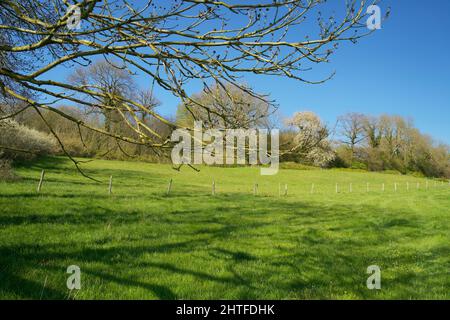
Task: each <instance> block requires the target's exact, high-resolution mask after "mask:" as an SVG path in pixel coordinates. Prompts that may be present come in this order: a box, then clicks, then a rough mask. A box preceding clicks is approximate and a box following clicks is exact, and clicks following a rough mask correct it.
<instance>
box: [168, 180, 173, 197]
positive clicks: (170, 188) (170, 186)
mask: <svg viewBox="0 0 450 320" xmlns="http://www.w3.org/2000/svg"><path fill="white" fill-rule="evenodd" d="M170 190H172V179H170V181H169V185H168V186H167V195H169V194H170Z"/></svg>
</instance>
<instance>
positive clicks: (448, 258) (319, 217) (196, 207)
mask: <svg viewBox="0 0 450 320" xmlns="http://www.w3.org/2000/svg"><path fill="white" fill-rule="evenodd" d="M83 168H85V170H86V172H87V173H89V174H91V175H93V176H95V177H96V178H98V179H101V180H102V181H104V183H103V184H98V183H96V182H93V181H90V180H87V179H86V178H83V177H82V176H80V175H79V174H78V173H77V172H76V170H75V169H74V167H73V165H72V164H71V163H70V162H69V161H68V160H66V159H64V158H50V159H43V160H41V161H38V162H36V163H35V164H33V165H32V166H26V167H19V168H17V173H18V174H19V175H20V176H21V177H22V179H21V180H20V181H17V182H13V183H5V182H0V298H2V299H16V298H19V299H28V298H32V299H52V298H56V299H73V298H75V299H386V298H387V299H450V276H449V267H450V219H449V218H450V197H449V196H450V187H449V185H448V183H444V184H443V185H441V182H438V183H437V185H436V186H435V184H434V182H433V181H430V182H429V187H428V190H426V189H425V179H419V178H414V177H409V176H400V175H391V174H382V173H365V172H352V171H342V170H319V169H317V170H294V169H289V170H288V169H282V170H280V172H279V174H277V175H275V176H260V174H259V169H258V168H213V167H203V168H201V171H200V172H198V173H197V172H195V171H193V170H192V169H190V168H187V167H186V168H182V170H181V172H177V171H175V170H173V169H172V168H171V167H170V166H169V165H158V164H146V163H138V162H118V161H101V160H95V161H94V162H90V163H88V164H84V165H83ZM42 169H45V170H46V180H45V182H44V185H43V188H42V191H41V193H40V194H38V193H37V192H36V186H37V183H38V180H39V175H40V172H41V170H42ZM110 175H113V177H114V178H113V195H112V196H109V195H108V179H109V176H110ZM170 178H172V179H173V187H172V193H171V195H170V196H166V195H165V193H166V189H167V184H168V181H169V180H170ZM213 179H214V180H215V181H216V195H215V196H212V195H211V183H212V180H213ZM255 182H257V183H258V186H259V188H258V189H259V194H258V195H257V196H254V195H253V185H254V183H255ZM368 182H369V183H370V186H369V192H367V190H366V188H367V186H366V184H367V183H368ZM407 182H408V183H409V184H410V190H409V191H408V190H406V183H407ZM417 182H419V183H420V189H419V190H417V189H416V186H417V185H416V184H417ZM280 183H281V184H282V186H283V189H284V184H285V183H286V184H288V196H287V197H284V196H281V197H280V196H279V190H278V189H279V184H280ZM312 183H314V193H313V194H311V184H312ZM336 183H339V189H340V190H339V193H338V194H336V192H335V184H336ZM350 183H352V189H353V192H352V193H350V192H349V188H350V185H349V184H350ZM382 183H385V191H384V192H383V191H382ZM394 183H398V189H397V191H394ZM69 265H78V266H79V267H80V268H81V286H82V287H81V289H80V290H74V291H72V292H71V291H70V290H68V289H67V287H66V280H67V277H68V276H69V274H67V273H66V269H67V267H68V266H69ZM369 265H378V266H380V268H381V279H382V280H381V286H382V288H381V290H369V289H367V287H366V279H367V277H368V276H369V275H368V274H367V273H366V269H367V267H368V266H369Z"/></svg>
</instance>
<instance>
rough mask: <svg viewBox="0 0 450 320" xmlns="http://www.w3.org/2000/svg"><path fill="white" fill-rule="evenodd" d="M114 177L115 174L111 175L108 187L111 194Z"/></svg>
mask: <svg viewBox="0 0 450 320" xmlns="http://www.w3.org/2000/svg"><path fill="white" fill-rule="evenodd" d="M112 177H113V176H110V177H109V188H108V193H109V195H111V194H112V180H113V178H112Z"/></svg>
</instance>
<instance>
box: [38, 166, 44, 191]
mask: <svg viewBox="0 0 450 320" xmlns="http://www.w3.org/2000/svg"><path fill="white" fill-rule="evenodd" d="M44 177H45V170H42V171H41V178H40V179H39V184H38V187H37V192H41V188H42V184H43V183H44Z"/></svg>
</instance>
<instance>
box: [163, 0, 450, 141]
mask: <svg viewBox="0 0 450 320" xmlns="http://www.w3.org/2000/svg"><path fill="white" fill-rule="evenodd" d="M380 7H381V9H382V10H383V11H384V10H386V9H387V8H388V7H390V8H391V13H390V16H389V19H388V20H386V21H384V22H383V24H382V29H381V30H377V31H376V32H375V33H374V34H372V35H371V36H369V37H367V38H364V39H362V40H361V41H359V42H358V43H357V44H355V45H353V44H351V43H346V44H344V45H342V46H341V47H340V48H339V50H338V51H337V52H336V53H335V55H334V56H332V58H331V62H330V64H327V65H326V66H321V67H320V69H321V70H320V71H319V70H317V71H316V70H312V71H310V72H309V73H308V75H309V78H312V79H315V78H320V77H321V76H322V75H323V74H324V73H323V71H324V70H327V71H329V72H332V71H336V75H335V77H334V78H333V79H332V80H330V81H328V82H326V83H325V84H320V85H308V84H304V83H300V82H298V81H295V80H291V79H284V78H278V77H277V78H274V77H266V76H249V77H247V78H246V79H247V82H248V83H249V84H251V85H252V86H253V88H254V89H256V90H259V91H262V92H265V93H270V94H271V97H272V98H274V99H275V100H276V101H277V103H278V104H279V105H280V112H281V113H282V115H284V116H289V115H291V114H292V113H294V112H295V111H301V110H311V111H314V112H316V113H317V114H319V115H320V117H321V118H322V119H324V120H325V121H326V122H328V123H330V124H334V122H335V119H336V117H337V116H339V115H341V114H343V113H346V112H350V111H355V112H362V113H368V114H374V115H376V114H381V113H390V114H399V115H403V116H406V117H412V118H413V119H414V121H415V124H416V126H417V127H418V128H419V129H421V131H422V132H424V133H427V134H430V135H432V136H433V137H435V138H436V139H438V140H440V141H443V142H446V143H450V123H449V122H450V41H449V39H450V36H449V34H448V23H449V21H450V20H449V15H450V1H448V0H434V1H429V2H428V1H427V2H425V1H417V0H392V1H386V0H384V1H382V2H381V4H380ZM319 72H320V76H319V75H318V73H319ZM158 93H159V99H160V100H161V101H162V102H163V105H162V108H161V110H162V112H163V113H171V112H173V111H174V110H175V108H176V105H177V104H178V100H177V99H176V98H175V97H172V96H171V95H170V94H167V93H163V92H158ZM158 93H157V94H158Z"/></svg>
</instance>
